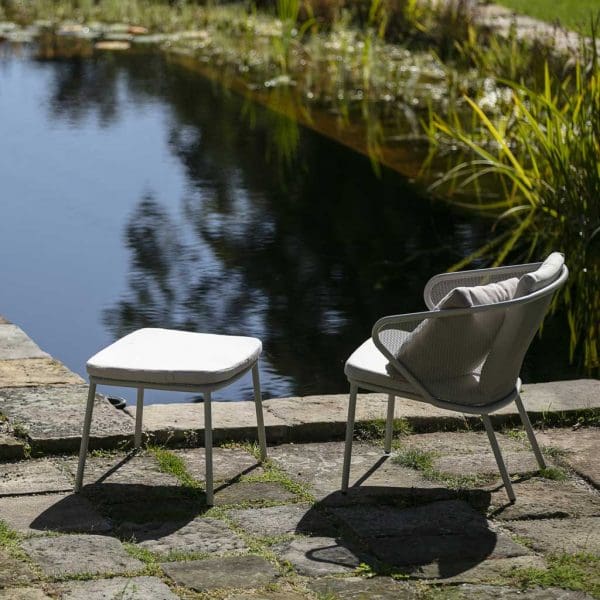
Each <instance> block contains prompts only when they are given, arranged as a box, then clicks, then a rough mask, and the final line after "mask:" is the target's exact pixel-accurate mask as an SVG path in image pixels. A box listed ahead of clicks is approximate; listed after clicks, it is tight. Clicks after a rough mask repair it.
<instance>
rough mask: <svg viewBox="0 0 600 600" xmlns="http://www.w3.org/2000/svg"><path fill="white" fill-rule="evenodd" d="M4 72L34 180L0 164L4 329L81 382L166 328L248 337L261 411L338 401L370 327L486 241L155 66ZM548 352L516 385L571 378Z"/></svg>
mask: <svg viewBox="0 0 600 600" xmlns="http://www.w3.org/2000/svg"><path fill="white" fill-rule="evenodd" d="M2 64H3V65H4V68H2V70H0V82H2V81H3V79H4V81H5V82H6V85H2V84H1V83H0V85H1V87H0V103H1V105H0V108H1V109H2V111H3V112H2V114H3V115H5V114H9V113H8V112H5V111H11V112H10V114H11V115H12V117H14V119H13V120H14V122H11V123H10V124H7V127H6V132H7V135H5V136H1V137H0V152H2V155H3V156H13V157H15V156H17V155H19V153H21V154H22V155H23V156H25V155H27V156H28V160H29V163H28V164H27V168H25V166H24V164H23V163H22V162H20V163H19V166H18V167H16V166H15V165H9V161H3V162H2V163H0V176H1V177H2V181H4V182H5V186H8V190H5V192H7V198H10V200H9V201H8V202H7V207H6V208H7V219H6V221H5V225H6V232H7V236H6V237H5V236H3V239H4V242H0V251H2V252H3V255H4V256H8V257H10V261H11V264H12V265H13V269H12V271H11V277H9V278H8V282H9V283H12V285H11V286H10V290H11V291H10V293H8V294H7V295H6V297H5V298H4V300H3V305H2V306H0V312H2V313H5V314H6V315H7V316H8V317H9V318H12V319H13V320H15V321H16V322H18V323H19V324H21V325H22V326H23V327H24V328H25V329H26V330H27V331H28V332H29V333H30V334H31V335H32V336H33V337H34V338H36V339H37V340H38V341H39V342H40V343H41V344H42V345H43V346H44V347H45V348H46V349H47V350H48V351H49V352H50V353H52V354H53V355H55V356H57V357H58V358H60V359H62V360H64V361H65V362H66V363H67V364H68V365H69V366H70V367H71V368H74V369H75V370H77V371H79V372H82V370H83V362H84V360H85V358H87V356H89V355H91V354H92V353H93V352H95V351H96V350H97V349H98V348H99V347H101V346H102V345H104V344H105V343H107V342H108V341H110V340H112V339H115V338H116V337H119V336H121V335H123V334H125V333H127V332H129V331H132V330H134V329H136V328H138V327H142V326H161V327H174V328H183V329H192V330H197V331H211V332H215V333H230V334H241V335H254V336H258V337H260V338H261V339H262V340H263V345H264V348H265V360H264V361H263V365H262V381H263V388H264V391H265V395H266V396H285V395H306V394H311V393H332V392H344V391H345V390H346V384H345V380H344V376H343V363H344V360H345V359H346V358H347V356H348V355H349V354H350V353H351V352H352V350H353V349H354V348H355V347H356V345H357V344H359V343H361V342H362V341H363V340H364V339H365V338H366V337H368V335H369V334H370V329H371V326H372V324H373V322H374V321H375V320H376V319H377V318H378V317H380V316H382V315H383V314H389V313H398V312H408V311H415V310H421V309H422V308H423V301H422V289H423V285H424V283H425V282H426V280H427V279H428V277H430V276H431V275H433V274H434V273H436V272H440V271H444V270H445V269H446V268H447V267H448V266H449V265H450V264H452V263H453V262H455V261H457V260H458V259H460V258H462V257H463V256H465V255H466V254H468V253H470V252H472V251H474V250H475V249H476V248H478V247H479V246H480V245H481V244H482V243H483V242H484V241H485V240H486V237H487V235H488V231H489V224H488V223H486V222H482V221H481V220H478V219H475V218H470V217H467V216H464V215H460V214H457V213H455V212H454V213H453V212H451V211H450V210H449V209H448V208H446V207H442V206H434V205H431V204H430V202H429V201H427V200H426V199H425V198H423V197H421V196H420V195H419V194H418V193H417V191H416V190H415V189H414V188H413V187H411V186H410V185H409V184H408V183H407V181H406V180H404V179H403V178H401V177H400V176H399V175H397V174H395V173H393V172H391V171H388V170H385V169H384V170H383V171H382V173H381V177H379V178H378V177H376V176H375V174H374V173H373V169H372V167H371V164H370V162H369V160H368V159H367V158H366V157H364V156H361V155H358V154H356V153H353V152H352V151H350V150H347V149H345V148H343V147H341V146H339V145H338V144H335V143H334V142H332V141H330V140H328V139H326V138H324V137H321V136H318V135H316V134H313V133H311V132H310V131H307V130H305V129H303V128H299V127H298V126H297V124H296V123H294V122H292V121H289V119H287V117H285V115H282V114H274V113H271V112H269V111H266V110H265V109H264V108H261V107H258V106H255V105H248V104H247V103H244V101H243V100H241V99H240V98H238V97H237V96H235V95H233V94H231V93H227V92H223V91H222V90H221V89H219V88H218V87H216V85H215V84H212V83H210V82H208V81H206V80H204V79H202V78H200V77H198V76H197V75H194V74H191V73H190V72H189V71H186V70H184V69H183V68H181V67H178V66H175V65H168V64H166V63H165V61H164V59H162V58H161V57H160V56H157V55H149V54H145V55H135V54H129V55H111V54H105V55H95V56H94V57H92V58H89V59H85V60H78V59H74V60H65V61H62V62H32V61H30V60H26V59H25V58H23V59H16V58H14V57H13V58H11V59H10V60H6V58H5V60H4V62H3V63H2ZM20 94H25V101H22V100H23V99H22V98H20V97H19V95H20ZM20 120H23V122H25V121H27V122H28V123H33V124H34V125H30V126H25V125H22V124H21V125H20V124H19V122H20ZM32 144H35V148H32V146H31V145H32ZM15 148H17V151H16V153H15ZM28 153H30V154H31V156H29V155H28ZM48 163H50V164H51V165H53V166H49V165H48ZM65 165H67V166H68V174H67V173H64V174H61V173H60V169H62V168H65V169H66V168H67V167H66V166H65ZM57 171H58V172H57ZM9 172H10V175H11V176H9ZM28 177H29V179H30V180H37V179H41V180H42V181H43V182H44V185H41V186H38V187H36V186H31V185H30V184H31V181H26V178H28ZM17 196H18V197H19V199H18V200H17V199H16V198H17ZM31 223H37V225H36V226H37V227H38V230H36V232H32V230H31V229H30V227H31ZM11 224H12V225H11ZM19 227H21V228H22V229H21V230H19ZM57 231H60V232H61V233H62V235H52V232H57ZM19 232H20V233H19ZM40 232H42V233H41V234H40ZM34 234H35V235H34ZM47 237H50V238H51V239H49V240H46V238H47ZM45 241H47V242H48V243H47V244H45ZM9 244H10V248H9V247H8V245H9ZM5 250H6V253H5V252H4V251H5ZM35 260H38V263H41V264H43V265H44V267H43V268H42V267H40V268H39V270H37V267H36V265H37V263H35ZM31 261H34V264H33V266H32V263H31ZM32 278H33V280H34V281H36V282H37V285H38V288H39V289H44V295H45V296H46V297H47V298H48V299H49V303H50V306H51V316H50V317H49V315H48V313H43V311H41V310H40V303H39V294H38V295H32V294H30V293H28V290H27V288H28V285H29V282H30V281H32ZM40 286H43V288H41V287H40ZM56 297H59V298H60V302H59V301H56V302H53V301H52V299H53V298H56ZM5 303H7V304H8V305H6V304H5ZM48 310H50V309H48ZM49 318H51V320H52V323H53V325H54V326H51V324H49ZM553 327H554V326H553V324H552V323H550V324H549V327H548V328H547V332H548V333H547V335H546V337H547V338H552V336H553V335H555V334H554V333H553V332H554V329H553ZM557 331H558V330H557ZM559 334H560V331H559V332H558V333H557V334H556V335H559ZM545 339H546V338H545ZM543 342H544V341H542V343H540V342H536V344H537V346H538V358H536V355H535V354H534V355H533V358H531V359H530V362H529V364H528V366H527V374H526V377H525V380H527V379H529V380H532V379H535V380H540V379H545V378H549V377H550V376H551V377H552V378H556V377H559V376H561V375H562V376H568V375H571V373H569V372H568V370H565V368H564V357H563V356H561V355H560V352H554V353H553V356H554V357H555V364H548V363H549V361H548V357H547V356H543V355H544V347H543V345H541V344H543ZM546 354H547V353H546ZM565 354H566V350H565ZM220 397H222V398H229V397H234V398H239V397H244V398H251V388H250V386H249V385H248V383H246V382H240V383H239V384H238V385H237V387H235V388H232V389H230V390H226V391H225V392H223V393H222V395H221V396H220ZM161 400H163V401H164V398H162V399H161Z"/></svg>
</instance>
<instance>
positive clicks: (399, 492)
mask: <svg viewBox="0 0 600 600" xmlns="http://www.w3.org/2000/svg"><path fill="white" fill-rule="evenodd" d="M490 502H491V492H489V491H484V490H461V491H460V492H454V491H452V490H449V489H446V488H395V487H383V486H381V487H379V486H365V487H361V486H354V487H352V488H350V489H349V490H348V493H347V494H342V493H341V492H339V491H338V492H334V493H332V494H329V495H328V496H326V497H325V498H323V499H321V500H320V501H319V502H317V503H316V504H315V505H313V506H312V508H311V509H310V510H309V511H308V512H307V513H306V514H305V515H304V517H303V518H302V519H301V521H300V522H299V523H298V525H297V527H296V531H295V533H298V534H302V535H304V536H313V537H317V538H321V537H322V538H328V539H323V540H322V542H323V544H322V546H318V547H316V548H311V549H310V550H309V551H307V552H305V558H306V559H308V560H309V561H312V562H315V563H327V564H330V565H336V566H339V567H343V566H349V565H351V564H352V563H351V562H350V563H349V561H348V557H349V556H352V555H353V556H354V557H355V558H354V565H353V566H356V564H358V562H364V563H367V564H368V565H370V566H372V567H373V568H374V569H375V570H376V571H377V572H378V573H381V574H401V575H406V576H409V577H418V578H423V577H425V578H432V579H439V578H448V577H452V576H455V575H459V574H460V573H464V572H465V571H468V570H470V569H472V568H474V567H476V566H477V565H479V564H480V563H482V562H484V561H485V560H486V559H488V558H489V557H490V556H491V555H492V554H493V553H494V550H495V548H496V546H497V544H498V536H497V534H496V532H495V531H493V530H492V529H490V528H489V526H488V521H487V519H486V517H485V510H486V509H487V507H489V505H490ZM474 507H477V508H474ZM315 524H317V525H315ZM331 538H333V540H334V541H333V540H332V539H331ZM315 541H317V540H315Z"/></svg>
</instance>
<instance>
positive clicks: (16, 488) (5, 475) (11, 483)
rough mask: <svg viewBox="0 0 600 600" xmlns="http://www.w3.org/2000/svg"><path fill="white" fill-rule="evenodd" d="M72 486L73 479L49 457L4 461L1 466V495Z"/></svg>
mask: <svg viewBox="0 0 600 600" xmlns="http://www.w3.org/2000/svg"><path fill="white" fill-rule="evenodd" d="M72 486H73V484H72V482H71V480H70V479H69V478H67V476H66V475H65V474H64V473H63V472H62V471H61V470H60V469H58V468H57V467H56V465H55V464H54V463H53V462H52V461H51V460H50V459H47V458H43V459H40V460H22V461H19V462H10V463H2V467H1V468H0V496H3V495H7V494H35V493H40V492H63V491H66V490H70V489H71V488H72Z"/></svg>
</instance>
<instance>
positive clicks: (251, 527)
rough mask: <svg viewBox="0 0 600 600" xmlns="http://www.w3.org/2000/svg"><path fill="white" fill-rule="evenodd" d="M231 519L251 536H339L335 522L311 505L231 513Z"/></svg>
mask: <svg viewBox="0 0 600 600" xmlns="http://www.w3.org/2000/svg"><path fill="white" fill-rule="evenodd" d="M229 517H230V518H232V519H233V520H234V521H235V523H236V524H237V525H238V526H239V527H241V528H242V529H244V530H245V531H247V532H248V533H252V534H254V535H257V536H261V537H264V536H278V535H286V534H301V535H315V536H325V537H335V536H336V535H337V534H338V529H337V528H336V527H335V525H334V524H333V523H332V522H331V520H330V519H329V518H328V517H327V516H325V515H324V514H323V513H322V512H320V511H318V510H316V509H314V508H311V506H310V505H308V504H293V505H291V504H286V505H284V506H270V507H268V508H247V509H241V510H239V509H238V510H231V511H229Z"/></svg>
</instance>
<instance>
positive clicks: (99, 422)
mask: <svg viewBox="0 0 600 600" xmlns="http://www.w3.org/2000/svg"><path fill="white" fill-rule="evenodd" d="M86 402H87V386H84V385H51V386H42V387H23V388H3V389H0V412H1V413H2V414H4V415H5V416H7V417H8V418H9V421H10V422H11V423H20V424H21V425H22V427H23V428H24V429H25V430H26V431H27V435H28V438H29V442H30V444H31V446H32V448H33V450H34V451H42V452H63V451H77V450H78V449H79V445H80V443H81V429H82V425H83V416H84V412H85V405H86ZM133 426H134V425H133V420H132V419H131V417H129V416H128V415H127V414H126V413H125V412H124V411H121V410H117V409H116V408H114V407H113V406H112V405H111V404H110V402H108V401H107V400H105V399H104V398H103V397H102V396H97V397H96V402H95V404H94V415H93V419H92V431H91V438H90V448H95V447H102V448H112V447H115V446H117V445H118V444H120V443H122V442H126V441H129V440H130V439H131V438H132V436H133Z"/></svg>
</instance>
